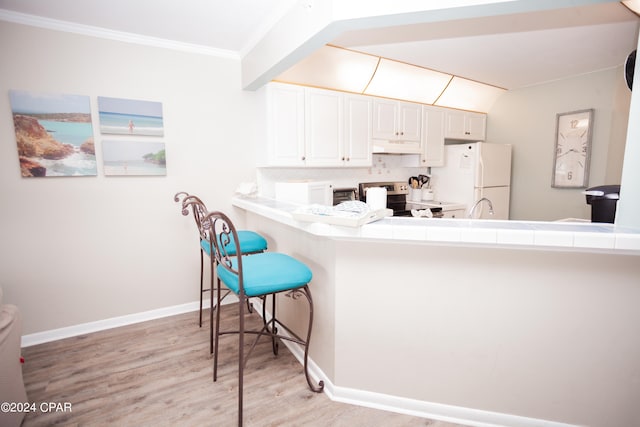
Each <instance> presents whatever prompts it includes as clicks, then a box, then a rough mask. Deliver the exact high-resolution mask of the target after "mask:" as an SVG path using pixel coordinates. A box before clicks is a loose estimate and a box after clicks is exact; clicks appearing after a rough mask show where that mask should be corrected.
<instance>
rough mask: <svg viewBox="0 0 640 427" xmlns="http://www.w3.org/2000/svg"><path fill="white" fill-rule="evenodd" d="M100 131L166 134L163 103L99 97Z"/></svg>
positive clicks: (126, 133)
mask: <svg viewBox="0 0 640 427" xmlns="http://www.w3.org/2000/svg"><path fill="white" fill-rule="evenodd" d="M98 116H99V117H100V133H103V134H116V135H148V136H164V124H163V118H162V103H160V102H154V101H140V100H135V99H123V98H109V97H106V96H99V97H98Z"/></svg>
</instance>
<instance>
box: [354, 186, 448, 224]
mask: <svg viewBox="0 0 640 427" xmlns="http://www.w3.org/2000/svg"><path fill="white" fill-rule="evenodd" d="M373 187H383V188H386V189H387V208H388V209H391V210H393V216H412V215H411V209H410V207H409V206H407V194H409V185H408V184H407V183H406V182H362V183H360V184H358V193H359V195H360V200H361V201H363V202H366V201H367V190H368V189H369V188H373ZM441 210H442V208H432V209H431V211H432V212H439V211H441Z"/></svg>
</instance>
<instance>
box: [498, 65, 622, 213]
mask: <svg viewBox="0 0 640 427" xmlns="http://www.w3.org/2000/svg"><path fill="white" fill-rule="evenodd" d="M622 60H623V59H621V61H622ZM630 99H631V92H630V91H629V90H628V89H626V86H625V83H624V79H623V73H622V68H621V67H619V68H615V69H609V70H604V71H600V72H596V73H591V74H587V75H582V76H578V77H573V78H569V79H565V80H561V81H556V82H551V83H548V84H544V85H538V86H533V87H529V88H524V89H519V90H512V91H509V92H507V93H505V94H504V95H502V96H501V97H500V98H499V99H498V100H497V101H496V104H495V105H494V106H493V108H492V109H491V111H490V112H489V114H488V121H487V140H488V141H491V142H496V143H511V144H513V145H514V149H513V167H512V173H513V175H512V179H511V185H512V186H511V217H510V218H511V219H523V220H542V221H553V220H556V219H561V218H570V217H572V218H585V219H589V218H590V217H591V216H590V215H591V211H590V207H589V205H587V204H586V200H585V197H584V195H582V190H581V189H576V190H574V189H558V188H552V187H551V173H552V168H553V154H554V149H555V148H554V144H555V131H556V114H558V113H564V112H569V111H576V110H584V109H589V108H593V109H595V114H594V128H593V139H592V154H591V169H590V177H589V186H596V185H604V184H620V175H621V170H622V161H623V155H624V145H625V140H626V129H627V122H628V117H629V103H630Z"/></svg>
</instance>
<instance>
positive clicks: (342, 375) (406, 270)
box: [233, 197, 640, 426]
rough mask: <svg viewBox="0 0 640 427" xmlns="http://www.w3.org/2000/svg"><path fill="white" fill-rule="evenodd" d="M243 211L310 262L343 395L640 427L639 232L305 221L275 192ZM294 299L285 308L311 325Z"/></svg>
mask: <svg viewBox="0 0 640 427" xmlns="http://www.w3.org/2000/svg"><path fill="white" fill-rule="evenodd" d="M233 205H234V206H235V207H236V208H239V209H241V210H242V211H244V217H245V218H244V219H245V224H246V226H247V227H249V228H251V229H254V230H256V231H259V232H260V233H262V234H264V235H265V236H267V238H268V240H269V247H270V249H272V250H277V251H282V252H286V253H289V254H292V255H294V256H296V257H299V258H300V259H302V260H303V261H304V262H306V263H308V265H309V266H310V267H311V269H312V270H313V273H314V277H313V281H312V283H311V291H312V293H313V298H314V303H315V314H314V332H313V338H312V343H311V349H310V352H311V358H312V360H313V364H314V366H315V368H316V369H315V370H316V373H317V375H318V376H320V377H322V378H323V379H325V382H326V384H327V387H326V390H327V393H328V394H329V395H330V396H332V397H333V398H334V399H336V400H342V401H348V402H351V403H359V404H363V405H370V406H376V407H381V408H386V409H392V410H398V411H402V412H407V413H411V414H416V415H425V416H429V417H431V418H439V419H448V420H458V421H459V422H467V423H475V425H478V424H480V423H487V424H493V425H510V426H534V425H556V426H561V425H594V426H601V425H609V426H624V425H634V424H637V422H638V420H639V418H638V416H639V414H638V411H637V405H636V403H637V402H638V401H640V310H638V303H639V302H640V263H639V262H638V261H639V260H640V258H639V257H638V256H639V255H640V232H638V231H634V230H622V229H620V228H616V227H615V226H613V225H611V224H589V223H587V224H584V223H559V222H558V223H550V222H522V221H483V220H473V221H471V220H460V219H455V220H449V219H424V218H421V219H416V218H385V219H382V220H379V221H377V222H374V223H370V224H366V225H364V226H361V227H357V228H355V227H354V228H351V227H340V226H333V225H329V224H320V223H304V222H298V221H295V220H294V219H293V218H292V216H291V212H292V211H293V210H294V209H296V205H293V204H289V203H283V202H278V201H275V200H271V199H266V198H243V197H236V198H234V199H233ZM238 213H240V211H239V212H238ZM292 304H295V302H293V301H288V300H287V301H282V303H281V306H282V307H283V309H282V310H281V313H282V314H284V315H285V316H287V317H288V318H289V323H291V322H293V324H295V323H299V324H301V327H304V322H303V321H302V320H299V321H298V319H297V316H302V317H301V319H302V318H303V317H304V314H303V313H297V312H296V308H297V307H294V306H292ZM612 354H615V355H616V356H615V360H616V363H607V362H606V361H607V360H610V358H611V355H612Z"/></svg>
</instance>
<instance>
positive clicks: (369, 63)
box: [276, 46, 379, 93]
mask: <svg viewBox="0 0 640 427" xmlns="http://www.w3.org/2000/svg"><path fill="white" fill-rule="evenodd" d="M378 60H379V58H378V57H377V56H373V55H367V54H365V53H360V52H355V51H353V50H347V49H342V48H339V47H334V46H323V47H322V48H321V49H319V50H317V51H316V52H314V53H313V54H312V55H310V56H308V57H307V58H305V59H303V60H302V61H300V62H299V63H297V64H296V65H294V66H293V67H291V68H289V69H288V70H287V71H285V72H284V73H282V74H280V75H279V76H278V78H277V79H276V80H277V81H280V82H285V83H295V84H300V85H306V86H315V87H322V88H328V89H334V90H342V91H345V92H355V93H362V92H363V91H364V89H365V88H366V87H367V84H368V83H369V80H371V76H372V75H373V73H374V72H375V69H376V66H377V65H378Z"/></svg>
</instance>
